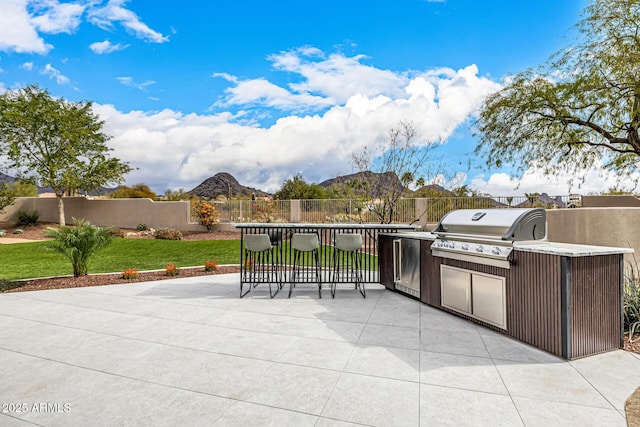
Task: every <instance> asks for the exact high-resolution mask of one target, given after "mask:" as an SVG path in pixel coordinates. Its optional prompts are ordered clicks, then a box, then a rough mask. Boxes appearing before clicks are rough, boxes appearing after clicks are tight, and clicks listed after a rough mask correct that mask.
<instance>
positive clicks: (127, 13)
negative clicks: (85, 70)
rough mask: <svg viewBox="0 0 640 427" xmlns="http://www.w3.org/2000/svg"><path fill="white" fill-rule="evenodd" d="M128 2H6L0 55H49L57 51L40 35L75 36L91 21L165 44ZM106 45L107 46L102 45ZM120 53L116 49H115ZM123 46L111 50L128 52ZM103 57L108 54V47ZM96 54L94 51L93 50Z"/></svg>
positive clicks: (0, 26) (1, 19)
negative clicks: (85, 20) (80, 27)
mask: <svg viewBox="0 0 640 427" xmlns="http://www.w3.org/2000/svg"><path fill="white" fill-rule="evenodd" d="M125 4H126V0H109V1H108V2H107V4H106V5H104V6H103V5H102V1H101V0H78V1H71V2H64V3H62V2H60V1H59V0H2V12H1V13H0V51H7V52H18V53H37V54H46V53H47V52H48V51H49V50H51V49H52V48H53V46H52V45H50V44H47V43H45V41H44V40H43V38H42V37H41V35H40V34H58V33H67V34H72V33H73V32H75V31H76V30H77V29H78V27H79V26H80V25H81V24H82V22H83V19H85V17H86V18H88V19H89V21H90V22H91V23H93V24H94V25H97V26H99V27H101V28H103V29H106V30H108V31H111V30H112V29H113V26H114V23H119V24H120V25H122V26H123V27H124V28H125V29H127V30H128V31H130V32H132V33H133V34H134V35H135V36H136V37H138V38H140V39H142V40H146V41H149V42H153V43H164V42H166V41H168V40H169V37H168V36H165V35H163V34H161V33H159V32H157V31H155V30H153V29H151V28H150V27H149V26H148V25H147V24H145V23H144V22H143V21H142V20H141V19H140V18H139V17H138V15H136V14H135V13H134V12H133V11H131V10H129V9H127V8H125ZM102 43H104V42H102ZM116 46H117V47H118V49H115V47H116ZM126 47H127V46H126V45H125V46H123V45H121V44H115V45H111V49H114V50H121V49H124V48H126ZM95 48H96V49H98V50H100V49H102V52H99V53H108V50H105V48H106V46H100V45H97V46H95ZM92 50H93V48H92ZM110 51H113V50H110Z"/></svg>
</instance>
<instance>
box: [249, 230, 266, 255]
mask: <svg viewBox="0 0 640 427" xmlns="http://www.w3.org/2000/svg"><path fill="white" fill-rule="evenodd" d="M244 247H245V249H246V250H248V251H251V252H263V251H268V250H269V249H271V239H269V236H268V235H266V234H247V235H245V236H244Z"/></svg>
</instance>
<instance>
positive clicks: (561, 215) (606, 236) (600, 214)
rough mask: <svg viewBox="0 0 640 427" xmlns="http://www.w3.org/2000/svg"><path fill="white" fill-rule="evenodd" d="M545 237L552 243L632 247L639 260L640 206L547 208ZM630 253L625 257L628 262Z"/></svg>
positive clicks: (630, 256)
mask: <svg viewBox="0 0 640 427" xmlns="http://www.w3.org/2000/svg"><path fill="white" fill-rule="evenodd" d="M547 239H548V240H551V241H554V242H565V243H581V244H588V245H598V246H615V247H621V248H629V247H630V248H632V249H634V250H635V252H636V254H638V255H636V257H638V259H639V260H640V208H628V207H624V208H622V207H621V208H616V207H613V208H612V207H608V208H578V209H550V210H547ZM632 259H633V256H632V255H629V256H627V260H628V261H631V260H632Z"/></svg>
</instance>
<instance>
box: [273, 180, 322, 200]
mask: <svg viewBox="0 0 640 427" xmlns="http://www.w3.org/2000/svg"><path fill="white" fill-rule="evenodd" d="M275 196H276V197H277V198H278V199H280V200H297V199H301V200H304V199H326V198H327V193H326V192H325V190H324V188H322V187H320V186H319V185H317V184H308V183H307V182H306V181H305V180H304V179H303V178H302V175H300V174H298V175H296V176H294V177H293V178H290V179H288V180H286V181H285V182H284V183H283V184H282V188H280V190H278V192H277V193H276V194H275Z"/></svg>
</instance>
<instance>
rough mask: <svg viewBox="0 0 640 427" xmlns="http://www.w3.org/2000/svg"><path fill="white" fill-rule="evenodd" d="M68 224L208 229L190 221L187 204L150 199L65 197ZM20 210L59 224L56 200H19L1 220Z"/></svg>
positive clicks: (2, 215) (26, 198)
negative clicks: (76, 220)
mask: <svg viewBox="0 0 640 427" xmlns="http://www.w3.org/2000/svg"><path fill="white" fill-rule="evenodd" d="M63 200H64V212H65V221H66V222H67V223H71V222H72V220H73V218H74V217H75V218H84V219H86V220H87V221H89V222H91V223H92V224H96V225H101V226H115V227H121V228H136V226H137V225H138V224H146V225H147V227H152V228H161V227H168V228H175V229H177V230H182V231H196V230H200V231H202V230H205V228H204V227H203V226H201V225H200V224H197V223H192V222H190V212H189V209H190V206H189V202H187V201H179V202H154V201H153V200H150V199H87V198H85V197H65V198H64V199H63ZM19 210H37V211H38V212H40V221H42V222H53V223H57V222H58V205H57V202H56V198H55V197H20V198H18V199H16V203H15V204H13V205H12V206H9V207H7V208H6V209H5V213H4V214H0V221H13V220H14V219H15V214H16V213H17V212H18V211H19Z"/></svg>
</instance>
